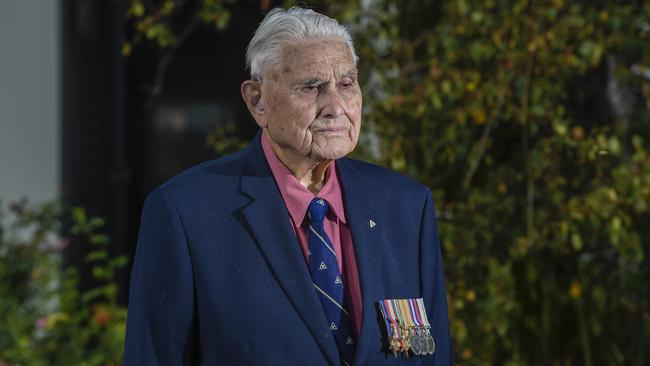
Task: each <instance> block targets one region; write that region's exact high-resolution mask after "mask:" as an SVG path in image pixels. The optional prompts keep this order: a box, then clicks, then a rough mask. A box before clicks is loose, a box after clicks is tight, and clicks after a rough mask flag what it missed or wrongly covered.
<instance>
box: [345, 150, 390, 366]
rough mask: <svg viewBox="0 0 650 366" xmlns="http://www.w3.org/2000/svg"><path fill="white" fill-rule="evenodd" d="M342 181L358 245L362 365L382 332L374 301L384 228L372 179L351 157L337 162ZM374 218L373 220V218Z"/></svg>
mask: <svg viewBox="0 0 650 366" xmlns="http://www.w3.org/2000/svg"><path fill="white" fill-rule="evenodd" d="M336 166H337V171H338V173H339V176H340V179H341V184H342V186H343V200H344V204H345V215H346V217H347V219H348V224H349V227H350V231H351V233H352V242H353V245H354V249H355V256H356V261H357V269H358V272H359V281H360V284H361V299H362V302H363V308H362V316H361V333H360V335H359V340H358V342H357V347H356V353H355V357H354V364H355V365H363V364H364V362H365V359H366V357H367V356H368V352H369V350H374V349H377V347H376V345H377V343H378V342H381V334H380V332H379V326H378V324H377V314H376V310H375V302H376V301H377V300H379V297H380V292H379V286H378V285H379V283H380V282H379V281H381V276H380V273H381V250H380V249H381V248H382V247H383V246H382V245H381V240H383V236H382V235H381V232H382V231H383V230H382V228H383V226H384V225H387V224H388V223H386V222H382V221H381V217H380V215H379V213H380V211H379V210H378V209H377V208H376V207H375V204H374V200H373V197H372V196H371V195H370V194H369V193H368V192H369V188H370V187H371V185H370V183H364V179H363V176H362V175H361V173H360V172H358V171H357V169H356V168H355V167H354V166H353V164H352V162H351V161H350V160H348V159H340V160H337V162H336ZM370 220H372V223H371V222H370Z"/></svg>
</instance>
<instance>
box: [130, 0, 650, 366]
mask: <svg viewBox="0 0 650 366" xmlns="http://www.w3.org/2000/svg"><path fill="white" fill-rule="evenodd" d="M132 3H133V4H138V3H139V1H133V2H132ZM222 3H224V2H222ZM286 3H287V5H292V4H293V3H294V2H292V1H287V2H286ZM202 4H203V2H199V3H198V6H197V5H196V4H195V5H194V6H195V7H196V9H199V12H200V11H201V10H200V9H202V6H203V5H202ZM260 4H261V6H262V5H263V4H266V5H268V2H265V1H262V2H261V3H260ZM298 5H302V6H304V5H305V2H299V3H298ZM307 5H308V6H313V7H315V8H316V9H317V10H319V11H322V12H324V13H326V14H328V15H330V16H333V17H335V18H337V19H339V20H342V21H343V22H344V23H345V24H346V25H347V26H348V27H349V29H350V30H351V31H352V33H353V35H354V37H355V40H356V46H357V52H358V54H359V55H360V58H361V62H360V65H359V67H360V71H361V73H360V74H361V76H362V78H363V80H362V84H363V89H364V92H365V104H364V127H363V136H362V142H363V143H362V144H361V146H359V148H358V151H357V152H356V153H355V154H356V155H357V156H361V157H364V158H366V159H368V160H373V161H376V162H378V163H380V164H383V165H386V166H389V167H392V168H393V169H395V170H398V171H400V172H403V173H404V174H407V175H409V176H412V177H414V178H416V179H417V180H419V181H421V182H424V183H425V184H427V185H428V186H429V187H431V189H432V191H433V193H434V196H435V199H436V202H437V210H438V217H439V230H440V235H441V239H442V243H443V251H444V255H445V265H446V267H445V272H446V273H447V286H448V288H447V290H448V301H449V305H450V308H449V309H450V318H451V325H452V336H453V338H454V348H455V354H456V360H457V363H458V364H460V365H646V364H648V363H649V362H650V354H649V351H648V350H649V349H650V304H649V286H648V285H647V283H648V280H650V273H649V271H650V269H649V267H650V259H649V258H648V251H649V246H650V245H649V241H650V239H649V238H650V226H648V225H647V224H646V223H647V222H648V221H649V220H650V212H649V210H650V156H649V155H648V148H649V144H650V142H649V141H648V140H649V139H650V111H649V110H650V4H646V3H645V2H643V1H612V0H603V1H597V2H590V1H573V2H569V1H565V0H550V1H543V2H542V1H540V2H533V1H529V0H528V1H526V0H480V1H479V0H445V1H433V0H422V1H417V2H416V1H409V2H403V1H397V0H374V1H367V0H366V1H362V0H359V1H354V0H351V1H334V0H320V1H310V2H307ZM154 13H155V12H154ZM144 14H150V13H147V12H145V13H142V14H141V15H139V16H138V15H137V14H135V13H134V15H133V16H135V17H136V18H138V17H139V18H138V19H146V15H144ZM214 16H216V13H215V15H214ZM143 34H146V32H144V33H143ZM172 34H173V32H172ZM149 38H152V39H153V38H155V39H158V42H159V45H160V46H162V47H165V46H166V45H167V44H169V42H167V41H164V37H163V41H160V39H159V38H157V37H149ZM169 39H170V40H172V42H173V39H174V36H173V35H172V36H170V37H169ZM211 143H212V144H213V145H214V146H215V147H216V148H217V150H218V151H222V152H223V151H230V150H232V148H233V147H235V146H237V145H238V144H239V142H237V140H236V139H233V138H232V137H228V130H227V128H226V129H225V130H224V131H219V132H218V133H216V134H215V136H214V137H213V139H212V140H211Z"/></svg>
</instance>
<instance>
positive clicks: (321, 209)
mask: <svg viewBox="0 0 650 366" xmlns="http://www.w3.org/2000/svg"><path fill="white" fill-rule="evenodd" d="M328 209H329V205H328V204H327V201H325V200H324V199H322V198H318V197H316V198H314V199H313V200H311V203H309V219H310V220H311V221H323V219H324V218H325V215H326V214H327V210H328Z"/></svg>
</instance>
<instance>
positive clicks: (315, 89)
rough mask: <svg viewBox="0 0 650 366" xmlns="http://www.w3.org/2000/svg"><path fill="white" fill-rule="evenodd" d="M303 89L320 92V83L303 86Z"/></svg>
mask: <svg viewBox="0 0 650 366" xmlns="http://www.w3.org/2000/svg"><path fill="white" fill-rule="evenodd" d="M302 91H304V92H307V93H316V92H318V85H306V86H303V87H302Z"/></svg>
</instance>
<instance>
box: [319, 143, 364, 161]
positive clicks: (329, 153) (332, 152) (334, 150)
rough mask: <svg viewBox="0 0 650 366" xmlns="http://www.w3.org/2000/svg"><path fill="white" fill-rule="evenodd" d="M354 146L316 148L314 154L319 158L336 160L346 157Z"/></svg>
mask: <svg viewBox="0 0 650 366" xmlns="http://www.w3.org/2000/svg"><path fill="white" fill-rule="evenodd" d="M353 148H354V147H353V146H352V147H351V146H340V147H338V146H337V147H331V146H330V147H328V148H326V149H315V150H314V151H312V156H313V157H315V158H316V159H317V160H336V159H340V158H342V157H345V156H346V155H347V154H349V153H350V152H352V150H353Z"/></svg>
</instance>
